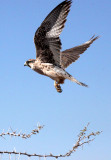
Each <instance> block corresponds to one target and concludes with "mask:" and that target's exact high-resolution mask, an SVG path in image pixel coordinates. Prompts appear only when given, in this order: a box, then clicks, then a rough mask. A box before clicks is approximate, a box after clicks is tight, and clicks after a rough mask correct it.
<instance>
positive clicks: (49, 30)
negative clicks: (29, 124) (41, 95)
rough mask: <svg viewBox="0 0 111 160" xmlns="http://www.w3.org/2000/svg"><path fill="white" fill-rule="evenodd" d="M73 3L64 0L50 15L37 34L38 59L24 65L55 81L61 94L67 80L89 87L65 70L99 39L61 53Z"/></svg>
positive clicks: (35, 41) (69, 0)
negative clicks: (62, 34)
mask: <svg viewBox="0 0 111 160" xmlns="http://www.w3.org/2000/svg"><path fill="white" fill-rule="evenodd" d="M71 3H72V0H64V1H63V2H62V3H60V4H59V5H58V6H57V7H56V8H54V9H53V10H52V11H51V12H50V13H49V14H48V16H47V17H46V18H45V20H44V21H43V22H42V24H41V25H40V27H39V28H38V29H37V31H36V32H35V36H34V43H35V48H36V59H29V60H28V61H26V62H25V63H24V66H28V67H30V68H31V69H32V70H34V71H35V72H37V73H39V74H42V75H45V76H48V77H50V78H51V79H52V80H54V86H55V88H56V90H57V92H59V93H61V92H62V89H61V86H60V84H63V83H64V81H65V79H68V80H70V81H73V82H75V83H77V84H79V85H81V86H85V87H87V85H86V84H84V83H82V82H79V81H78V80H77V79H75V78H74V77H73V76H71V75H70V74H69V73H68V72H67V71H66V70H65V68H67V67H68V66H69V65H70V64H71V63H72V62H75V61H76V60H77V59H78V58H79V57H80V54H82V53H83V52H84V51H85V50H87V48H88V47H89V46H90V45H91V44H92V43H93V42H94V41H95V40H96V39H98V38H99V37H98V36H97V37H95V36H93V37H92V38H91V39H90V40H89V41H87V42H85V43H83V44H82V45H79V46H76V47H73V48H70V49H67V50H65V51H61V45H62V44H61V40H60V38H59V36H60V34H61V32H62V30H63V28H64V25H65V22H66V17H67V15H68V13H69V11H70V7H71Z"/></svg>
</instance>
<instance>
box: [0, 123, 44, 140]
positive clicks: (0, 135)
mask: <svg viewBox="0 0 111 160" xmlns="http://www.w3.org/2000/svg"><path fill="white" fill-rule="evenodd" d="M43 127H44V125H43V126H41V125H37V127H36V128H35V129H33V130H32V131H31V132H30V133H29V134H26V133H21V132H19V133H17V131H13V130H12V128H11V127H10V129H9V131H8V132H4V131H3V132H2V133H1V134H0V137H3V138H4V136H7V135H8V136H11V137H13V136H15V137H21V138H23V139H27V138H30V137H31V136H32V135H36V134H38V133H39V131H40V130H41V129H42V128H43ZM10 130H11V132H10Z"/></svg>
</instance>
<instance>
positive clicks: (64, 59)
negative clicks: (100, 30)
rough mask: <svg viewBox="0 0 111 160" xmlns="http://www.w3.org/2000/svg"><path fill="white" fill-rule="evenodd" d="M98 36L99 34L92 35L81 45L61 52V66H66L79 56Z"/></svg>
mask: <svg viewBox="0 0 111 160" xmlns="http://www.w3.org/2000/svg"><path fill="white" fill-rule="evenodd" d="M98 38H99V36H97V37H94V36H93V37H92V38H91V39H90V40H89V41H87V42H85V43H83V44H82V45H79V46H76V47H74V48H71V49H67V50H65V51H63V52H61V67H62V68H67V67H68V66H69V65H70V64H71V63H72V62H75V61H76V60H77V59H78V58H79V57H80V54H82V53H84V51H85V50H87V48H88V47H90V45H91V44H92V43H93V42H94V41H95V40H96V39H98Z"/></svg>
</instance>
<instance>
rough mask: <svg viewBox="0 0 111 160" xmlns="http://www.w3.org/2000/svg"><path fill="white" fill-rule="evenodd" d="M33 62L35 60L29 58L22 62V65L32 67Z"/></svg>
mask: <svg viewBox="0 0 111 160" xmlns="http://www.w3.org/2000/svg"><path fill="white" fill-rule="evenodd" d="M34 62H35V59H29V60H28V61H26V62H25V63H24V66H28V67H30V68H32V67H33V64H34Z"/></svg>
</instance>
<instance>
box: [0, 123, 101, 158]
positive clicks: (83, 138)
mask: <svg viewBox="0 0 111 160" xmlns="http://www.w3.org/2000/svg"><path fill="white" fill-rule="evenodd" d="M87 127H88V125H87V126H86V127H84V129H83V130H81V132H80V134H79V135H78V140H77V141H76V143H75V144H74V145H73V147H72V149H71V150H69V151H68V152H67V153H65V154H60V155H53V154H52V153H50V154H47V155H41V154H35V153H34V154H29V153H26V152H16V151H12V152H9V151H0V154H15V155H25V156H28V157H32V156H34V157H39V158H40V157H53V158H60V157H62V158H63V157H68V156H71V155H72V153H74V152H75V151H76V150H77V149H78V148H79V147H82V146H83V145H84V144H88V143H90V142H92V141H93V140H94V138H93V137H95V136H97V135H99V134H100V133H101V132H99V131H98V132H91V133H90V134H88V135H86V131H87Z"/></svg>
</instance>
